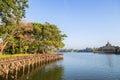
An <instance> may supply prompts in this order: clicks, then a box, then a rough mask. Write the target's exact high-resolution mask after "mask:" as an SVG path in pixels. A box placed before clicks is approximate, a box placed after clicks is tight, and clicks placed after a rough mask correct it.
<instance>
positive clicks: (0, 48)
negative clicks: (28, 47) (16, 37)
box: [0, 41, 8, 55]
mask: <svg viewBox="0 0 120 80" xmlns="http://www.w3.org/2000/svg"><path fill="white" fill-rule="evenodd" d="M7 43H8V42H7V41H3V42H2V43H1V45H0V55H2V53H3V50H4V49H5V46H6V45H7Z"/></svg>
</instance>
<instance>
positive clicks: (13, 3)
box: [0, 0, 28, 24]
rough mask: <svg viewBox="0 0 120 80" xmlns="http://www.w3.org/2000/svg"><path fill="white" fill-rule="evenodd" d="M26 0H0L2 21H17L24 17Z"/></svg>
mask: <svg viewBox="0 0 120 80" xmlns="http://www.w3.org/2000/svg"><path fill="white" fill-rule="evenodd" d="M27 2H28V0H0V18H1V20H2V22H3V23H6V24H10V23H13V22H15V23H16V22H19V21H20V20H21V19H22V17H25V8H28V4H27Z"/></svg>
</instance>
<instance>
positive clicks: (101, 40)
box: [25, 0, 120, 49]
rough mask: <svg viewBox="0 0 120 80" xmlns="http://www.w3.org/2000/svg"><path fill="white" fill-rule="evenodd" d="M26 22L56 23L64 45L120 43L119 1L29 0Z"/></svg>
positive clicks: (118, 44)
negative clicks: (65, 35)
mask: <svg viewBox="0 0 120 80" xmlns="http://www.w3.org/2000/svg"><path fill="white" fill-rule="evenodd" d="M29 6H30V7H29V9H27V13H26V19H25V20H26V21H29V22H41V23H44V22H50V23H52V24H56V25H57V26H58V27H59V28H60V29H61V30H62V32H63V33H66V34H67V35H68V38H66V39H65V40H64V43H65V45H66V46H65V48H75V49H76V48H77V49H81V48H86V47H100V46H103V45H104V44H106V42H107V41H109V42H110V43H112V44H113V45H117V46H120V35H119V34H120V0H29Z"/></svg>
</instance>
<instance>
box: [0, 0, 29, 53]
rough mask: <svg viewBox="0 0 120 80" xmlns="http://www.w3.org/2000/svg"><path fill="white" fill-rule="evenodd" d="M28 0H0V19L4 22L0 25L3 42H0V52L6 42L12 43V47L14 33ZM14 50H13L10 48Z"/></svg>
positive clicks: (23, 15) (23, 14)
mask: <svg viewBox="0 0 120 80" xmlns="http://www.w3.org/2000/svg"><path fill="white" fill-rule="evenodd" d="M27 2H28V0H0V19H1V22H2V23H4V24H2V25H1V26H0V28H2V31H0V37H1V38H2V40H3V42H2V43H1V44H0V54H2V52H3V50H4V48H5V46H6V45H7V43H8V42H11V43H12V47H13V49H14V34H16V28H17V27H18V26H19V25H18V23H19V21H21V19H22V18H23V17H25V8H28V4H27ZM12 51H14V50H12Z"/></svg>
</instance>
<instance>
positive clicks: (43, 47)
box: [0, 0, 67, 54]
mask: <svg viewBox="0 0 120 80" xmlns="http://www.w3.org/2000/svg"><path fill="white" fill-rule="evenodd" d="M27 2H28V0H16V1H15V0H0V19H1V24H0V38H1V39H2V42H0V54H3V53H9V54H16V53H43V54H45V53H51V52H54V51H56V50H58V49H59V48H62V47H64V43H63V42H62V41H63V40H64V38H65V37H67V36H66V34H62V32H61V30H60V29H59V28H58V27H57V26H56V25H54V24H50V23H48V22H46V23H44V24H41V23H36V22H30V23H26V22H23V21H21V19H22V18H23V17H25V9H26V8H28V4H27Z"/></svg>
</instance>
